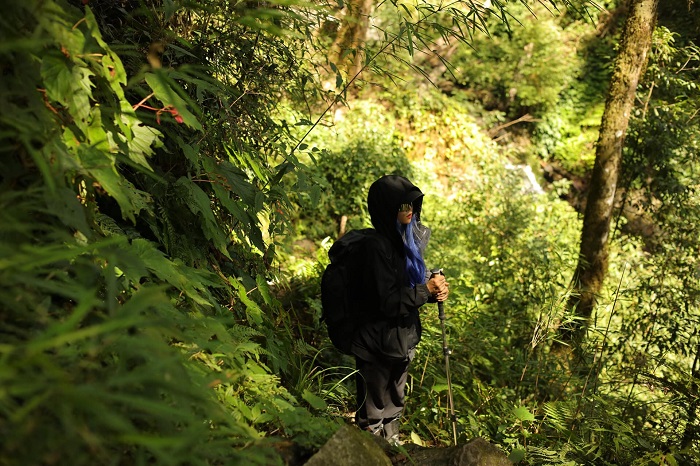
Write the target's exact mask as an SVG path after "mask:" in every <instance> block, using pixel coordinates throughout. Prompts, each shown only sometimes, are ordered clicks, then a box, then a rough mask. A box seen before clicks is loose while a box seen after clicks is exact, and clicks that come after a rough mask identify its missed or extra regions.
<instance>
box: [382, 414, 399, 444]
mask: <svg viewBox="0 0 700 466" xmlns="http://www.w3.org/2000/svg"><path fill="white" fill-rule="evenodd" d="M384 438H385V439H386V441H387V442H389V445H391V446H394V447H395V446H398V445H403V443H402V442H401V440H399V420H398V419H392V420H391V421H390V422H387V423H386V424H384Z"/></svg>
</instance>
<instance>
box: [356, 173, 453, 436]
mask: <svg viewBox="0 0 700 466" xmlns="http://www.w3.org/2000/svg"><path fill="white" fill-rule="evenodd" d="M422 204H423V193H422V192H421V190H420V189H418V187H416V186H414V185H413V183H411V182H410V181H409V180H407V179H406V178H404V177H401V176H396V175H388V176H384V177H382V178H380V179H379V180H377V181H375V182H374V183H373V184H372V186H371V187H370V189H369V193H368V196H367V205H368V208H369V213H370V217H371V219H372V225H373V226H374V229H375V230H376V233H377V234H376V235H374V236H373V237H372V241H368V244H367V245H366V252H365V254H366V257H365V260H366V262H367V265H366V267H365V271H364V273H363V277H362V287H361V288H362V289H361V290H358V293H359V295H358V297H357V300H358V301H361V302H362V308H363V312H362V322H363V324H362V325H361V326H360V328H359V331H358V333H357V335H356V337H355V339H354V340H353V344H352V352H353V354H354V355H355V361H356V367H357V370H358V373H357V378H356V382H357V406H358V408H357V411H356V413H355V420H356V422H357V424H358V426H359V427H360V428H362V429H365V430H368V431H370V432H372V433H374V434H376V435H381V436H383V437H385V438H386V439H387V440H389V441H390V442H392V443H397V442H398V434H399V428H398V427H399V426H398V418H399V416H400V415H401V412H402V411H403V407H404V388H405V386H406V379H407V374H408V366H409V363H410V361H411V360H412V359H413V356H414V354H415V348H416V345H417V344H418V342H419V341H420V337H421V323H420V316H419V308H420V307H421V306H422V305H423V304H425V303H427V302H429V301H430V302H436V301H444V300H445V299H447V295H448V293H449V288H448V284H447V282H446V281H445V277H444V276H442V275H436V276H433V277H429V273H428V272H427V270H426V266H425V262H424V261H423V250H424V248H425V246H426V244H427V241H428V238H429V236H430V230H429V229H428V228H427V227H425V226H424V225H422V224H421V222H420V213H421V207H422Z"/></svg>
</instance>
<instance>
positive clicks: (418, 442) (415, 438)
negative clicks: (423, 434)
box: [411, 431, 425, 447]
mask: <svg viewBox="0 0 700 466" xmlns="http://www.w3.org/2000/svg"><path fill="white" fill-rule="evenodd" d="M411 442H412V443H413V444H415V445H420V446H421V447H424V446H425V442H424V441H423V440H422V439H421V438H420V436H419V435H418V434H417V433H415V432H413V431H411Z"/></svg>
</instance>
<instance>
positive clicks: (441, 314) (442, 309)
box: [430, 268, 445, 321]
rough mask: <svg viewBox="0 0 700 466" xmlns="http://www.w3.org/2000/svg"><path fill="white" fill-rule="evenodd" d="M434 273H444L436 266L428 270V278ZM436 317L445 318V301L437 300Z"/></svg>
mask: <svg viewBox="0 0 700 466" xmlns="http://www.w3.org/2000/svg"><path fill="white" fill-rule="evenodd" d="M435 275H443V276H444V275H445V274H444V272H443V271H442V269H441V268H436V269H432V270H430V278H433V277H434V276H435ZM437 305H438V317H439V318H440V320H443V321H444V320H445V303H444V302H442V301H438V303H437Z"/></svg>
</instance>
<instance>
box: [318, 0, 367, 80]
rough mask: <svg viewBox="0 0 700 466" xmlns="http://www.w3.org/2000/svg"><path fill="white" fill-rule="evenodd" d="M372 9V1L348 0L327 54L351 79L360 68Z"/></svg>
mask: <svg viewBox="0 0 700 466" xmlns="http://www.w3.org/2000/svg"><path fill="white" fill-rule="evenodd" d="M373 8H374V1H373V0H349V1H346V2H345V12H344V14H343V19H342V22H341V24H340V26H339V28H338V34H337V36H336V38H335V41H333V45H332V46H331V49H330V51H329V54H328V59H329V61H331V62H332V63H334V64H335V65H336V66H337V67H338V68H339V69H343V70H345V71H346V72H347V76H348V79H350V78H352V77H353V76H355V74H357V73H358V72H359V71H360V69H361V68H362V60H363V57H364V45H365V40H366V38H367V30H368V29H369V18H370V15H371V14H372V9H373Z"/></svg>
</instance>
